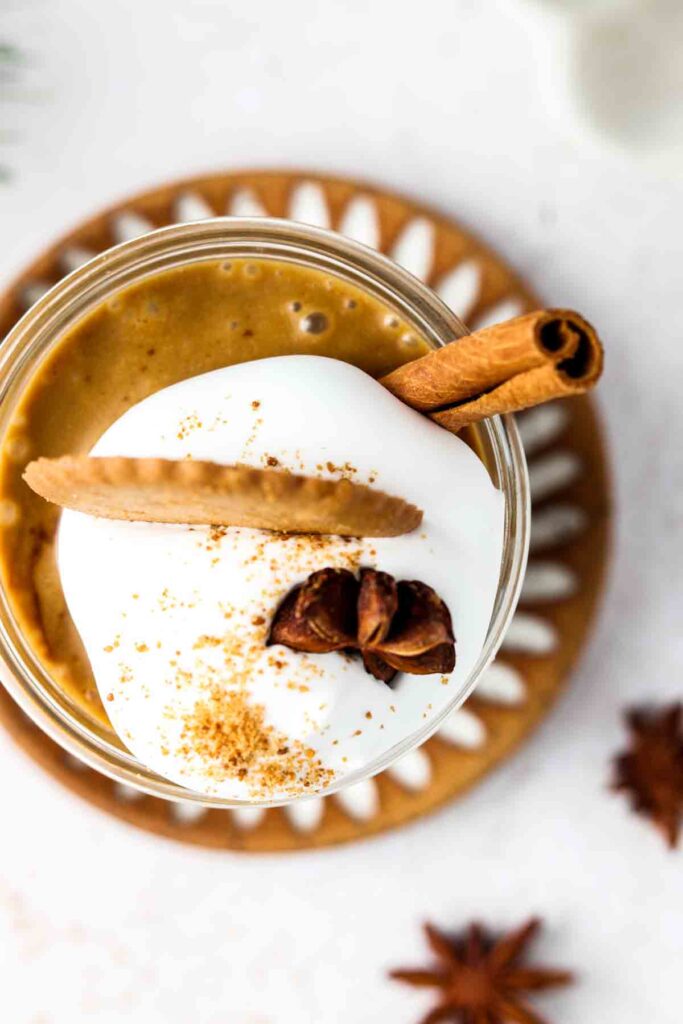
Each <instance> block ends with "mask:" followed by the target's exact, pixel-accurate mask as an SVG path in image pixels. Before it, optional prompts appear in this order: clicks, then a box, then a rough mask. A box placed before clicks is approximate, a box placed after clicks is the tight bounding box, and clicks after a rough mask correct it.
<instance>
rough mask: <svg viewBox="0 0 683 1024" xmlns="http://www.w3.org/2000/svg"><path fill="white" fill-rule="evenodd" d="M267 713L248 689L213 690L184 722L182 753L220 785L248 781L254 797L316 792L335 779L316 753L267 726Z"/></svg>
mask: <svg viewBox="0 0 683 1024" xmlns="http://www.w3.org/2000/svg"><path fill="white" fill-rule="evenodd" d="M265 714H266V713H265V708H264V706H263V705H262V704H253V703H251V702H250V700H249V697H248V695H247V694H246V693H245V692H244V691H243V690H232V691H226V690H225V689H224V688H223V687H222V686H220V685H216V686H213V687H211V688H210V690H209V692H208V694H207V696H206V698H204V699H203V700H200V701H197V703H196V704H195V706H194V708H193V710H192V712H191V713H190V714H188V715H187V716H186V717H185V719H184V723H183V730H182V733H181V741H182V745H181V747H180V749H179V751H178V752H179V753H180V754H181V755H182V756H183V757H184V758H187V759H188V760H189V759H195V758H199V759H200V760H201V761H202V762H203V763H204V765H205V766H206V768H205V770H206V772H207V774H208V775H209V776H210V777H211V778H213V779H215V780H216V781H217V782H220V781H223V780H224V779H228V778H230V779H240V780H242V781H244V782H245V783H246V784H247V786H248V788H249V792H250V795H251V796H252V797H255V798H258V797H262V798H266V797H268V796H272V795H273V793H275V792H276V793H278V794H283V795H286V796H297V795H300V794H302V793H305V792H307V791H310V792H315V791H316V790H317V789H320V788H321V787H323V786H325V785H327V784H328V783H329V782H331V780H332V779H333V778H334V775H335V772H334V770H333V769H331V768H325V767H324V766H323V764H322V762H321V761H320V759H319V758H318V757H316V756H315V751H314V750H312V749H311V748H310V747H305V746H304V745H303V743H301V742H300V741H299V740H290V739H289V738H288V737H287V736H286V735H285V734H284V733H282V732H279V731H278V730H277V729H275V728H274V727H273V726H272V725H267V724H266V721H265Z"/></svg>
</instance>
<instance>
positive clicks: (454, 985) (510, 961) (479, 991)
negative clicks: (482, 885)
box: [390, 918, 573, 1024]
mask: <svg viewBox="0 0 683 1024" xmlns="http://www.w3.org/2000/svg"><path fill="white" fill-rule="evenodd" d="M539 928H540V921H539V920H537V919H536V918H532V919H531V920H530V921H528V922H527V923H526V924H524V925H522V927H521V928H518V929H516V930H515V931H512V932H510V933H509V934H508V935H504V936H503V937H501V938H494V937H493V936H491V935H490V934H489V933H488V932H487V931H486V930H485V929H484V928H482V926H481V925H478V924H470V925H469V927H468V928H467V930H466V931H465V933H464V934H462V935H456V936H451V935H446V934H445V933H444V932H441V931H439V929H438V928H435V927H434V926H433V925H431V924H426V925H425V934H426V936H427V942H428V943H429V946H430V948H431V950H432V952H433V953H434V955H435V956H436V959H437V961H438V963H437V965H436V966H435V967H433V968H431V969H430V970H418V969H405V968H402V969H399V970H395V971H391V972H390V977H392V978H395V979H396V980H398V981H405V982H407V983H408V984H409V985H414V986H416V987H418V988H433V989H437V990H438V991H439V1002H438V1003H437V1005H436V1006H435V1007H434V1009H433V1010H431V1011H430V1012H429V1013H428V1014H427V1016H426V1017H424V1018H423V1019H422V1021H421V1022H420V1024H439V1022H440V1021H451V1022H454V1024H544V1020H543V1018H542V1017H539V1015H538V1014H537V1013H535V1012H534V1010H532V1009H531V1008H530V1007H529V1006H528V1004H527V1002H526V1000H525V999H524V996H523V994H524V993H526V992H540V991H542V990H543V989H547V988H553V987H555V986H556V985H568V984H569V983H570V982H571V981H572V980H573V977H572V975H571V973H570V972H569V971H559V970H554V969H552V968H548V967H529V966H526V965H525V964H523V963H520V961H521V960H522V959H523V957H524V954H525V952H526V947H527V946H528V944H529V943H530V941H531V940H532V938H533V937H534V935H535V934H536V932H537V931H538V929H539Z"/></svg>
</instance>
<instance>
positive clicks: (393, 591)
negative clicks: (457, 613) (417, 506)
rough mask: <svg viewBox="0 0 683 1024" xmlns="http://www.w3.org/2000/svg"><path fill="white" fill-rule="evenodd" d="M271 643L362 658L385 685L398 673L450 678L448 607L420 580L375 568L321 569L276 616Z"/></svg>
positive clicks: (289, 597) (451, 639)
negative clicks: (436, 674)
mask: <svg viewBox="0 0 683 1024" xmlns="http://www.w3.org/2000/svg"><path fill="white" fill-rule="evenodd" d="M268 643H269V644H284V645H285V647H291V648H292V649H293V650H295V651H306V652H307V653H309V654H324V653H327V652H328V651H360V654H361V657H362V658H363V664H364V665H365V669H366V671H367V672H369V673H370V674H371V675H373V676H374V677H375V678H376V679H380V680H382V682H385V683H390V682H391V680H392V679H393V678H394V676H395V675H396V673H397V672H409V673H412V674H415V675H428V674H430V673H432V672H452V671H453V668H454V666H455V638H454V636H453V627H452V624H451V616H450V612H449V611H448V608H447V607H446V605H445V604H444V602H443V601H442V600H441V598H440V597H439V595H438V594H437V593H436V591H434V590H433V589H432V588H431V587H429V586H427V584H426V583H420V582H419V581H418V580H399V581H398V582H397V581H396V580H395V579H394V577H393V576H390V575H389V573H386V572H378V571H377V570H376V569H361V572H360V580H358V579H356V577H355V576H354V574H353V573H352V572H349V570H348V569H332V568H327V569H319V570H318V571H317V572H314V573H311V575H310V576H309V577H308V578H307V579H306V580H304V582H303V583H302V584H301V585H300V586H298V587H294V589H293V590H291V591H290V592H289V593H288V594H287V596H286V597H285V599H284V601H283V602H282V604H281V605H280V606H279V608H278V609H277V611H276V612H275V616H274V618H273V622H272V625H271V629H270V635H269V638H268Z"/></svg>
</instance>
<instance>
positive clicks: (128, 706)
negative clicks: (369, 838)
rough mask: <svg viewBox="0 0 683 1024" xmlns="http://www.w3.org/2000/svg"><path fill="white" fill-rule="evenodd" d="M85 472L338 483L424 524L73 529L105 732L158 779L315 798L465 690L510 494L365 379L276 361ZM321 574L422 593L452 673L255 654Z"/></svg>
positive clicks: (149, 420) (246, 369)
mask: <svg viewBox="0 0 683 1024" xmlns="http://www.w3.org/2000/svg"><path fill="white" fill-rule="evenodd" d="M91 454H93V455H100V456H105V455H107V456H112V455H120V456H132V457H159V458H167V459H207V460H212V461H214V462H218V463H222V464H226V465H227V464H232V463H236V462H240V463H245V464H248V465H252V466H258V467H272V468H279V469H283V470H290V471H292V472H295V473H306V474H310V475H316V476H319V477H321V478H327V479H338V478H340V477H341V476H346V477H348V478H349V479H352V480H354V481H356V482H359V483H365V484H370V485H372V486H375V487H377V488H379V489H381V490H383V491H385V492H387V493H388V494H393V495H397V496H400V497H402V498H404V499H405V500H407V501H409V502H412V503H413V504H415V505H417V506H418V507H419V508H421V509H423V511H424V519H423V522H422V524H421V526H420V527H418V529H417V530H414V531H413V532H412V533H410V534H406V535H403V536H400V537H393V538H358V539H355V538H351V539H349V538H346V539H345V538H340V537H312V536H310V535H301V536H285V535H279V534H275V533H269V532H267V531H262V530H251V529H244V528H232V527H231V528H216V527H210V526H206V527H203V526H202V527H198V526H192V527H190V526H176V525H166V524H149V523H138V522H113V521H110V520H105V519H98V518H95V517H91V516H87V515H83V514H81V513H77V512H71V511H65V512H64V514H63V516H62V520H61V526H60V530H59V538H58V564H59V570H60V573H61V579H62V585H63V588H64V594H65V597H66V601H67V604H68V607H69V611H70V613H71V616H72V618H73V620H74V622H75V624H76V627H77V629H78V631H79V633H80V636H81V639H82V641H83V644H84V646H85V649H86V652H87V654H88V657H89V659H90V663H91V665H92V669H93V673H94V676H95V680H96V683H97V687H98V690H99V692H100V695H101V697H102V700H103V703H104V706H105V708H106V710H107V713H108V715H109V718H110V720H111V723H112V725H113V727H114V729H115V730H116V732H117V734H118V735H119V737H120V738H121V740H122V741H123V743H124V744H125V745H126V746H127V747H128V748H129V749H130V750H131V752H132V753H133V754H134V755H135V756H136V757H137V758H138V759H139V760H140V761H141V762H143V763H144V764H145V765H146V766H147V767H148V768H149V769H151V770H153V771H155V772H157V773H159V774H160V775H162V776H164V777H165V778H167V779H169V780H171V781H173V782H176V783H179V784H181V785H182V786H185V787H187V788H189V789H192V790H194V791H196V792H199V793H202V794H204V795H208V796H219V797H224V798H229V799H232V800H244V801H265V800H285V799H290V798H292V797H297V796H301V795H307V794H310V793H313V792H317V791H321V790H324V789H325V788H326V787H327V786H328V785H330V784H332V783H334V784H337V783H339V782H340V781H343V779H344V777H345V776H347V775H349V774H350V773H352V772H356V771H357V770H358V769H363V768H364V767H365V766H367V765H369V764H370V763H371V762H372V761H374V759H375V758H377V757H378V756H379V755H381V754H383V753H385V752H386V751H388V750H389V749H390V748H392V747H394V746H395V745H396V744H398V743H400V742H402V741H404V740H405V739H406V738H407V737H410V736H411V735H412V734H413V733H415V732H417V731H418V730H420V729H422V728H423V727H424V726H425V725H426V724H428V723H429V721H430V719H432V718H433V717H434V716H435V715H437V714H438V713H439V712H440V711H441V710H442V709H443V707H444V706H445V705H446V704H447V703H448V702H449V701H451V700H452V698H453V696H454V695H455V694H457V693H458V691H459V689H460V687H461V686H462V684H463V683H464V681H465V680H466V679H467V677H468V675H469V673H470V672H471V670H472V668H473V666H474V665H475V663H476V661H477V658H478V657H479V654H480V651H481V648H482V645H483V642H484V639H485V636H486V632H487V627H488V623H489V620H490V617H491V613H492V609H493V604H494V599H495V594H496V589H497V584H498V577H499V572H500V564H501V555H502V547H503V523H504V499H503V496H502V494H501V493H500V492H499V491H498V490H496V489H495V487H494V486H493V484H492V482H491V480H490V477H489V475H488V472H487V470H486V468H485V467H484V465H483V464H482V463H481V462H480V460H479V459H478V458H477V457H476V455H475V454H474V453H473V452H472V451H471V449H470V448H469V447H468V446H467V445H466V444H465V443H464V442H463V441H462V440H460V439H459V438H458V437H456V436H454V435H452V434H449V433H448V432H447V431H445V430H443V429H442V428H441V427H438V426H436V425H435V424H434V423H432V422H431V421H430V420H429V419H427V418H426V417H424V416H422V415H421V414H420V413H417V412H415V411H413V410H412V409H410V408H408V407H407V406H405V405H404V404H403V403H402V402H400V401H399V400H398V399H396V398H395V397H394V396H393V395H391V394H389V392H388V391H386V390H385V389H384V388H383V387H382V386H381V385H380V384H378V383H377V382H376V381H375V380H373V379H372V378H371V377H369V376H368V375H367V374H365V373H364V372H362V371H361V370H359V369H357V368H356V367H353V366H350V365H348V364H346V363H342V362H338V361H336V360H333V359H327V358H320V357H316V356H283V357H279V358H272V359H264V360H260V361H256V362H248V363H244V364H241V365H238V366H231V367H227V368H226V369H222V370H215V371H213V372H211V373H207V374H203V375H201V376H198V377H193V378H191V379H188V380H185V381H183V382H181V383H179V384H176V385H174V386H172V387H168V388H165V389H163V390H162V391H160V392H158V393H157V394H155V395H152V396H151V397H149V398H147V399H145V400H144V401H142V402H140V403H139V404H138V405H136V406H134V407H133V408H131V409H129V410H128V411H127V412H126V413H125V414H124V415H123V416H121V418H120V419H119V420H117V422H116V423H114V424H113V425H112V426H111V427H110V428H109V429H108V430H107V431H106V432H105V433H104V435H103V436H102V437H101V438H100V440H99V441H98V443H97V444H96V445H95V447H94V448H93V450H92V453H91ZM328 566H333V567H341V568H346V569H351V570H352V571H354V572H357V571H358V569H359V568H360V567H363V566H369V567H375V568H378V569H381V570H383V571H385V572H388V573H391V574H392V575H393V576H395V577H396V578H397V579H405V580H420V581H421V582H423V583H426V584H428V585H429V586H430V587H433V588H434V590H436V592H437V593H438V594H439V595H440V597H441V598H442V599H443V600H444V601H445V602H446V604H447V606H448V608H449V610H450V613H451V617H452V621H453V628H454V632H455V636H456V654H457V658H456V665H455V669H454V671H453V672H452V673H450V674H449V675H440V674H436V675H427V676H417V675H407V674H404V673H401V674H399V675H398V676H397V678H396V680H395V681H394V682H393V683H392V684H391V685H390V686H387V685H386V684H385V683H382V682H380V681H378V680H376V679H374V678H373V677H372V676H371V675H369V674H368V673H367V672H366V671H365V669H364V667H363V664H362V662H361V660H360V658H358V657H353V656H349V655H345V654H342V653H330V654H320V655H315V654H305V653H301V652H297V651H293V650H290V649H288V648H286V647H283V646H281V645H274V646H270V647H269V646H266V639H267V636H268V630H269V626H270V622H271V620H272V617H273V614H274V612H275V610H276V608H277V606H278V604H279V602H280V601H281V600H282V599H283V597H284V596H285V595H286V594H287V592H288V591H289V590H290V589H291V588H292V587H294V586H296V585H297V584H299V583H301V582H302V581H303V580H304V579H305V578H306V577H307V576H308V575H309V574H310V573H312V572H314V571H315V570H317V569H323V568H326V567H328Z"/></svg>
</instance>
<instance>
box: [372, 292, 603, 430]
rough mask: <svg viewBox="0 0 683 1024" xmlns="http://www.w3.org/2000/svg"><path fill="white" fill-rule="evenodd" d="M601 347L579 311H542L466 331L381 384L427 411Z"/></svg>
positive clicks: (397, 371) (406, 365)
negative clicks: (473, 330) (471, 331)
mask: <svg viewBox="0 0 683 1024" xmlns="http://www.w3.org/2000/svg"><path fill="white" fill-rule="evenodd" d="M599 351H600V343H599V341H598V338H597V335H596V333H595V331H594V329H593V328H592V327H591V325H590V324H589V323H587V322H586V320H584V318H583V317H582V316H580V315H579V314H578V313H575V312H573V311H572V310H568V309H549V310H537V311H536V312H534V313H526V314H525V315H524V316H519V317H515V318H514V319H513V320H507V321H505V322H504V323H500V324H494V325H493V326H492V327H486V328H484V329H483V330H481V331H475V332H474V334H469V335H465V337H463V338H459V339H458V340H457V341H454V342H452V343H451V344H450V345H446V346H444V347H443V348H440V349H437V350H436V351H434V352H430V353H429V354H428V355H426V356H423V357H422V358H421V359H417V360H415V361H414V362H412V363H406V364H405V365H404V366H400V367H399V368H398V369H397V370H394V371H393V373H390V374H388V375H387V376H386V377H383V378H382V379H381V383H382V384H383V385H384V387H386V388H387V389H388V390H389V391H391V392H392V393H393V394H395V395H396V396H397V397H398V398H400V399H401V400H402V401H404V402H405V403H406V404H407V405H410V406H412V408H413V409H419V410H420V411H422V412H427V411H430V410H434V409H440V408H443V407H445V406H451V405H454V404H455V403H461V402H462V401H463V400H465V399H470V398H473V397H478V396H480V395H482V394H483V393H484V392H489V391H491V390H492V389H494V388H496V387H498V385H502V384H504V383H505V382H506V381H510V380H512V379H513V378H515V377H517V376H518V375H524V374H527V373H528V372H529V371H533V370H537V369H539V368H540V367H544V366H553V365H555V364H561V363H562V362H563V361H568V360H571V358H572V357H573V356H575V354H576V353H578V352H584V353H585V352H591V353H596V352H599ZM593 361H595V360H593ZM598 375H599V373H598ZM542 379H543V380H545V378H542ZM576 379H577V380H578V378H576ZM533 380H535V378H534V379H533ZM588 386H590V385H588ZM496 411H498V410H496ZM484 415H492V413H485V414H484Z"/></svg>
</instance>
